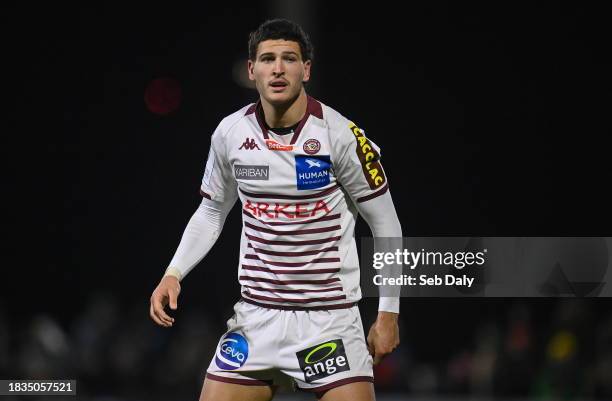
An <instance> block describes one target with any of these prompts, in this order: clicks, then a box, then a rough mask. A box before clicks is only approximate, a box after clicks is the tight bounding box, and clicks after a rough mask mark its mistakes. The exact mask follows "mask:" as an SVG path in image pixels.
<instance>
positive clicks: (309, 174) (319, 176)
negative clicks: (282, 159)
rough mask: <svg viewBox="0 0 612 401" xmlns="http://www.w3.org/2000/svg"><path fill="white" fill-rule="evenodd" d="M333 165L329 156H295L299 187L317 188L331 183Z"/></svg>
mask: <svg viewBox="0 0 612 401" xmlns="http://www.w3.org/2000/svg"><path fill="white" fill-rule="evenodd" d="M331 166H332V163H331V160H330V158H329V156H304V155H297V156H295V175H296V179H297V189H300V190H301V189H316V188H322V187H324V186H326V185H327V184H329V179H330V174H331Z"/></svg>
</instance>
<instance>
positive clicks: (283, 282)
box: [238, 275, 340, 285]
mask: <svg viewBox="0 0 612 401" xmlns="http://www.w3.org/2000/svg"><path fill="white" fill-rule="evenodd" d="M238 279H239V280H247V281H256V282H261V283H270V284H278V285H288V284H330V283H337V282H339V281H340V279H339V278H338V277H334V278H328V279H325V280H272V279H269V278H263V277H252V276H246V275H242V276H240V277H238Z"/></svg>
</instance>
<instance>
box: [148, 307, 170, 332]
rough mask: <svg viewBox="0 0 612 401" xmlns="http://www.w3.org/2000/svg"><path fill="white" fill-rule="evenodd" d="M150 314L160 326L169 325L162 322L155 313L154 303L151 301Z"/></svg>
mask: <svg viewBox="0 0 612 401" xmlns="http://www.w3.org/2000/svg"><path fill="white" fill-rule="evenodd" d="M149 316H151V319H153V321H154V322H155V323H157V324H158V325H159V326H163V327H167V326H166V324H165V323H164V322H162V321H161V320H160V319H159V318H158V317H157V315H156V314H155V310H154V309H153V303H151V305H150V306H149Z"/></svg>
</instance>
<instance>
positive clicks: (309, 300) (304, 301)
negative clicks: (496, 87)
mask: <svg viewBox="0 0 612 401" xmlns="http://www.w3.org/2000/svg"><path fill="white" fill-rule="evenodd" d="M242 296H247V297H249V298H255V299H259V300H260V301H272V302H292V303H295V304H309V303H312V302H329V301H339V300H341V299H346V295H337V296H334V297H319V298H307V299H299V298H277V297H266V296H263V295H256V294H249V293H244V292H243V293H242Z"/></svg>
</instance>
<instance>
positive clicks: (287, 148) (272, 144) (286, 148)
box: [266, 139, 295, 152]
mask: <svg viewBox="0 0 612 401" xmlns="http://www.w3.org/2000/svg"><path fill="white" fill-rule="evenodd" d="M266 145H267V146H268V149H270V150H275V151H278V152H291V151H292V150H293V149H294V148H295V146H293V145H283V144H282V143H278V142H276V141H275V140H274V139H266Z"/></svg>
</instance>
